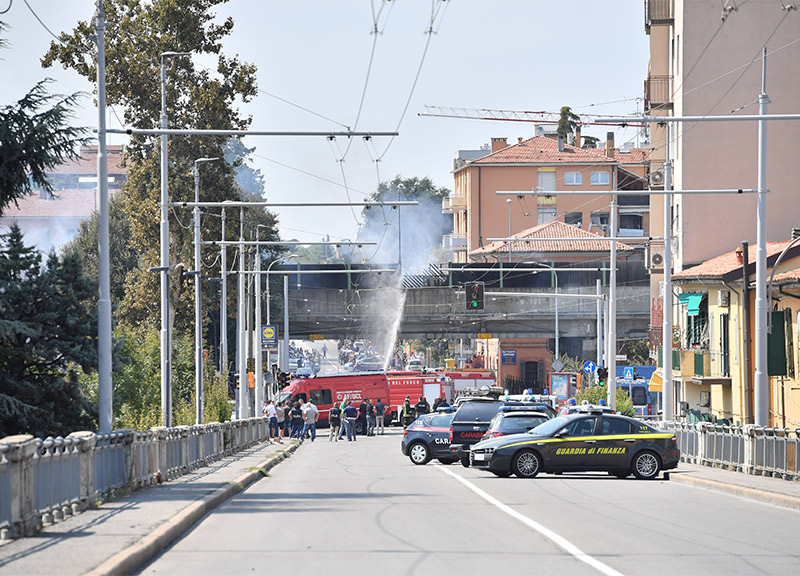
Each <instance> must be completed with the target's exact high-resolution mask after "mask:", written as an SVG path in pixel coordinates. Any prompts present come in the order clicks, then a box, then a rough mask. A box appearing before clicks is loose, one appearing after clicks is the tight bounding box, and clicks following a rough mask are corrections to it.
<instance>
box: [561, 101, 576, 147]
mask: <svg viewBox="0 0 800 576" xmlns="http://www.w3.org/2000/svg"><path fill="white" fill-rule="evenodd" d="M580 119H581V117H580V116H578V115H577V114H575V113H574V112H573V111H572V109H571V108H570V107H569V106H562V107H561V116H560V117H559V119H558V128H556V132H557V133H558V137H559V138H563V139H564V141H565V142H566V141H567V137H568V136H569V135H570V134H573V133H574V132H575V128H577V127H578V122H580Z"/></svg>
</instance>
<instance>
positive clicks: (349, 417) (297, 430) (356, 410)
mask: <svg viewBox="0 0 800 576" xmlns="http://www.w3.org/2000/svg"><path fill="white" fill-rule="evenodd" d="M387 408H388V406H387V405H386V404H384V403H383V402H382V401H381V399H380V398H378V401H377V402H376V403H375V404H373V403H372V401H371V400H370V399H369V398H364V400H363V401H362V402H361V404H360V405H359V406H358V407H356V406H355V405H354V404H353V401H352V400H345V401H342V403H341V404H339V405H334V406H333V407H332V408H331V410H330V415H329V417H328V422H329V424H330V434H329V440H330V441H331V442H333V441H334V440H335V441H337V442H338V441H339V440H341V439H342V437H343V436H344V435H345V434H347V440H348V441H355V439H356V421H357V420H361V421H362V422H363V423H364V424H365V426H366V434H367V436H375V435H377V434H381V435H382V434H383V433H384V432H385V422H384V418H385V415H386V410H387ZM262 415H263V416H265V417H266V418H268V422H269V436H270V442H272V443H276V442H277V443H283V438H287V437H288V438H297V439H298V440H300V441H301V442H302V441H303V440H304V439H306V438H310V439H311V441H312V442H313V441H314V440H315V439H316V437H317V422H318V421H319V409H318V408H317V406H316V405H315V404H314V403H313V402H311V401H309V402H305V401H304V400H303V399H302V398H301V399H300V400H299V401H297V402H295V403H294V404H292V405H291V406H290V405H289V404H288V403H284V402H278V403H277V404H275V401H274V400H270V401H269V402H267V403H266V404H264V408H263V410H262Z"/></svg>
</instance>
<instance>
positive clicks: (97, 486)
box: [0, 418, 269, 540]
mask: <svg viewBox="0 0 800 576" xmlns="http://www.w3.org/2000/svg"><path fill="white" fill-rule="evenodd" d="M268 437H269V429H268V426H267V419H266V418H249V419H247V420H237V421H233V422H223V423H219V422H215V423H212V424H205V425H203V426H178V427H175V428H164V427H158V428H152V429H150V430H146V431H136V430H116V431H114V432H111V433H109V434H95V433H94V432H75V433H72V434H70V435H69V436H67V437H66V438H62V437H58V438H45V439H44V440H42V439H40V438H34V437H33V436H30V435H20V436H8V437H6V438H3V439H0V540H8V539H11V538H17V537H21V536H30V535H31V534H34V533H35V532H36V531H38V530H39V529H40V528H41V527H42V526H43V525H44V524H51V523H53V522H58V521H59V520H62V519H63V518H65V517H67V516H70V515H72V514H75V513H77V512H79V511H81V510H84V509H86V508H89V507H92V506H96V505H97V504H98V503H99V502H101V501H103V500H108V499H110V498H113V497H115V496H117V495H119V494H121V493H124V492H126V491H130V490H136V489H140V488H144V487H146V486H150V485H151V484H155V483H159V482H166V481H168V480H172V479H174V478H177V477H179V476H181V475H183V474H186V473H188V472H191V471H192V470H195V469H197V468H199V467H201V466H207V465H208V464H210V463H211V462H213V461H215V460H218V459H220V458H223V457H225V456H229V455H231V454H234V453H236V452H239V451H241V450H244V449H246V448H248V447H250V446H253V445H255V444H256V443H258V442H261V441H264V440H266V439H268Z"/></svg>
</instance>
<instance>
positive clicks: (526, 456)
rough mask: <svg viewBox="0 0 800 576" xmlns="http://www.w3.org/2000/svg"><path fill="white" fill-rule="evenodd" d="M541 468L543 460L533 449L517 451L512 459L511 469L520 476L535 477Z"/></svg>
mask: <svg viewBox="0 0 800 576" xmlns="http://www.w3.org/2000/svg"><path fill="white" fill-rule="evenodd" d="M540 468H541V460H540V458H539V455H538V454H537V453H536V452H534V451H533V450H522V451H521V452H517V454H516V455H515V456H514V458H513V459H512V460H511V469H512V470H513V471H514V474H515V475H516V476H517V477H518V478H534V477H535V476H536V475H537V474H538V473H539V469H540Z"/></svg>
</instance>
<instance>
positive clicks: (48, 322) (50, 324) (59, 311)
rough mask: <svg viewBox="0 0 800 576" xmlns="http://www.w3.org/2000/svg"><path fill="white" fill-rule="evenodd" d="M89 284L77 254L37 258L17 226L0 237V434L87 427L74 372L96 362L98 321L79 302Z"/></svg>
mask: <svg viewBox="0 0 800 576" xmlns="http://www.w3.org/2000/svg"><path fill="white" fill-rule="evenodd" d="M95 286H96V285H95V283H94V282H92V281H90V280H88V279H86V278H85V277H84V275H83V270H82V267H81V262H80V259H79V258H77V257H75V256H68V257H66V258H64V259H63V260H59V258H58V257H57V256H56V255H55V254H51V255H50V256H49V257H48V260H47V265H46V266H45V267H44V268H43V269H41V256H40V255H39V253H38V252H37V251H36V250H35V248H33V247H29V246H25V244H24V242H23V237H22V233H21V232H20V230H19V228H18V227H17V226H16V225H14V226H12V228H11V230H10V232H9V233H8V234H3V235H0V317H2V318H3V323H2V326H3V329H2V333H0V437H2V436H6V435H10V434H21V433H27V434H33V435H35V436H40V437H45V436H51V435H66V434H69V433H70V432H73V431H75V430H81V429H94V428H96V425H95V423H94V420H93V414H92V412H93V408H92V407H91V406H90V405H89V403H88V401H87V400H86V399H85V398H84V397H83V396H82V394H81V391H80V387H79V385H78V370H83V371H84V372H88V371H90V370H92V369H95V368H96V366H97V343H96V342H97V341H96V336H95V335H96V332H97V322H96V319H95V317H94V316H93V315H92V314H90V313H89V312H88V311H87V309H86V304H85V302H86V301H87V300H88V299H89V297H90V295H91V293H92V292H94V291H95V289H96V287H95Z"/></svg>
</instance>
